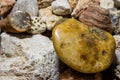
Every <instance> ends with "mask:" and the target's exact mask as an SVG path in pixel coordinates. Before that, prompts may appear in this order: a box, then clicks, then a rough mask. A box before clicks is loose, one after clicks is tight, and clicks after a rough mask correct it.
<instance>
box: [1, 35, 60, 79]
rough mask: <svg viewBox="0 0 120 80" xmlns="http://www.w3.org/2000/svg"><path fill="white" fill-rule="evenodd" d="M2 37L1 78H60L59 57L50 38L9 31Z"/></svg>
mask: <svg viewBox="0 0 120 80" xmlns="http://www.w3.org/2000/svg"><path fill="white" fill-rule="evenodd" d="M0 37H1V47H0V50H1V51H0V52H1V53H0V64H2V65H0V80H58V75H59V72H58V58H57V56H56V54H55V51H54V48H53V44H52V41H51V40H49V38H47V37H45V36H42V35H40V34H39V35H33V36H30V35H23V34H21V35H20V34H19V35H18V34H7V33H2V34H1V36H0Z"/></svg>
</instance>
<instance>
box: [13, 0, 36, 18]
mask: <svg viewBox="0 0 120 80" xmlns="http://www.w3.org/2000/svg"><path fill="white" fill-rule="evenodd" d="M18 10H19V11H23V12H27V13H29V14H30V16H37V15H38V3H37V0H17V2H16V3H15V5H14V7H13V9H12V11H11V12H15V11H18Z"/></svg>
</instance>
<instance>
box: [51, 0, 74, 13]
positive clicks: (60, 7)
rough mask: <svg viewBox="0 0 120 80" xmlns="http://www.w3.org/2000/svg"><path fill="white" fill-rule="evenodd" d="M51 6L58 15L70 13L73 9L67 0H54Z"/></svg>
mask: <svg viewBox="0 0 120 80" xmlns="http://www.w3.org/2000/svg"><path fill="white" fill-rule="evenodd" d="M51 6H52V8H53V13H54V14H56V15H68V14H70V13H71V11H72V8H71V7H70V5H69V3H68V1H67V0H56V1H54V2H52V5H51Z"/></svg>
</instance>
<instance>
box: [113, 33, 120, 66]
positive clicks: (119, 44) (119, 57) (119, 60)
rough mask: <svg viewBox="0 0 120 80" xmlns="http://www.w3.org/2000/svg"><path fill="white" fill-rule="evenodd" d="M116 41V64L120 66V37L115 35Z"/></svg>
mask: <svg viewBox="0 0 120 80" xmlns="http://www.w3.org/2000/svg"><path fill="white" fill-rule="evenodd" d="M114 38H115V41H116V50H115V54H116V59H115V63H116V64H119V65H120V35H114Z"/></svg>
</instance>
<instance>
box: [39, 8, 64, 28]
mask: <svg viewBox="0 0 120 80" xmlns="http://www.w3.org/2000/svg"><path fill="white" fill-rule="evenodd" d="M39 16H40V17H41V19H42V20H44V21H45V23H46V27H47V30H52V29H53V27H54V25H55V23H56V22H57V21H59V20H60V19H62V16H56V15H55V14H53V13H52V7H51V6H50V7H47V8H44V9H40V10H39Z"/></svg>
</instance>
